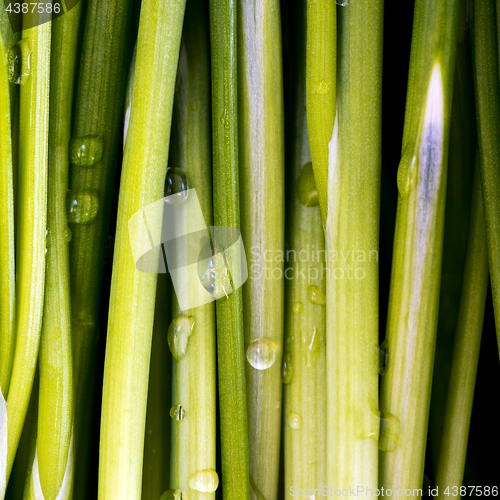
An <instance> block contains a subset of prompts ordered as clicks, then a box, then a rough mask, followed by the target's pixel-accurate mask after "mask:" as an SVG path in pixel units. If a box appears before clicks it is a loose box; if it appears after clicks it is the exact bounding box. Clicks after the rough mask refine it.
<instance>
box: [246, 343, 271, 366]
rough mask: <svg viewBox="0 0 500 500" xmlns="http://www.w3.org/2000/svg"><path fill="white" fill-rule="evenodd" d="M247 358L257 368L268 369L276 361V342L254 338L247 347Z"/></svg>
mask: <svg viewBox="0 0 500 500" xmlns="http://www.w3.org/2000/svg"><path fill="white" fill-rule="evenodd" d="M247 359H248V362H249V363H250V364H251V365H252V366H253V367H254V368H255V369H256V370H267V369H268V368H270V367H271V366H273V364H274V362H275V361H276V347H275V342H273V341H272V340H268V339H265V338H258V339H254V340H252V342H250V345H249V346H248V349H247Z"/></svg>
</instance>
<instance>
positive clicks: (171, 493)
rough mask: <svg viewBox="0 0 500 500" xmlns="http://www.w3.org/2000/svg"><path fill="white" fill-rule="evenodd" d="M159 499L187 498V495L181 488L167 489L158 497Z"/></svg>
mask: <svg viewBox="0 0 500 500" xmlns="http://www.w3.org/2000/svg"><path fill="white" fill-rule="evenodd" d="M160 500H188V496H187V495H186V494H185V493H182V491H181V490H167V491H165V492H164V493H163V495H162V496H161V497H160Z"/></svg>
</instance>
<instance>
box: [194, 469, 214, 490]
mask: <svg viewBox="0 0 500 500" xmlns="http://www.w3.org/2000/svg"><path fill="white" fill-rule="evenodd" d="M188 484H189V487H190V488H191V489H192V490H195V491H199V492H200V493H214V492H215V490H216V489H217V487H218V486H219V476H218V475H217V472H215V471H214V470H213V469H204V470H200V471H198V472H196V473H194V474H191V475H190V476H189V478H188Z"/></svg>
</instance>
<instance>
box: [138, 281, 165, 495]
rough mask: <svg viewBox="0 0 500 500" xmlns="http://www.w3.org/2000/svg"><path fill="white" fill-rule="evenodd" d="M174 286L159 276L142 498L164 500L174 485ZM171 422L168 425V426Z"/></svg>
mask: <svg viewBox="0 0 500 500" xmlns="http://www.w3.org/2000/svg"><path fill="white" fill-rule="evenodd" d="M170 299H171V283H169V276H168V275H167V274H159V275H158V286H157V289H156V305H155V319H154V325H153V340H152V344H151V369H150V372H149V389H148V408H147V414H146V434H145V438H144V471H143V476H142V497H141V498H144V499H146V498H152V499H157V498H160V496H161V494H162V493H163V492H164V491H165V490H166V489H167V488H168V487H169V484H170V466H169V463H170V431H171V429H170V425H168V423H170V422H169V420H170V419H168V417H167V415H168V414H169V412H170V407H171V404H170V401H171V391H170V387H171V370H172V360H171V356H170V351H169V350H168V342H167V336H166V335H165V332H166V331H167V330H168V325H169V324H170V320H171V316H172V312H171V309H170V308H169V307H166V305H167V304H169V303H170V302H171V300H170ZM167 422H168V423H167Z"/></svg>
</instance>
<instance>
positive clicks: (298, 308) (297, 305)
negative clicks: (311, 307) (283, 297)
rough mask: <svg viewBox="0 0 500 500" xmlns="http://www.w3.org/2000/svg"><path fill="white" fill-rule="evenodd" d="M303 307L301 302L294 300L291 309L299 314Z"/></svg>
mask: <svg viewBox="0 0 500 500" xmlns="http://www.w3.org/2000/svg"><path fill="white" fill-rule="evenodd" d="M303 309H304V305H303V304H302V302H295V304H294V305H293V307H292V310H293V312H294V313H295V314H300V313H301V312H302V310H303Z"/></svg>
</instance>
